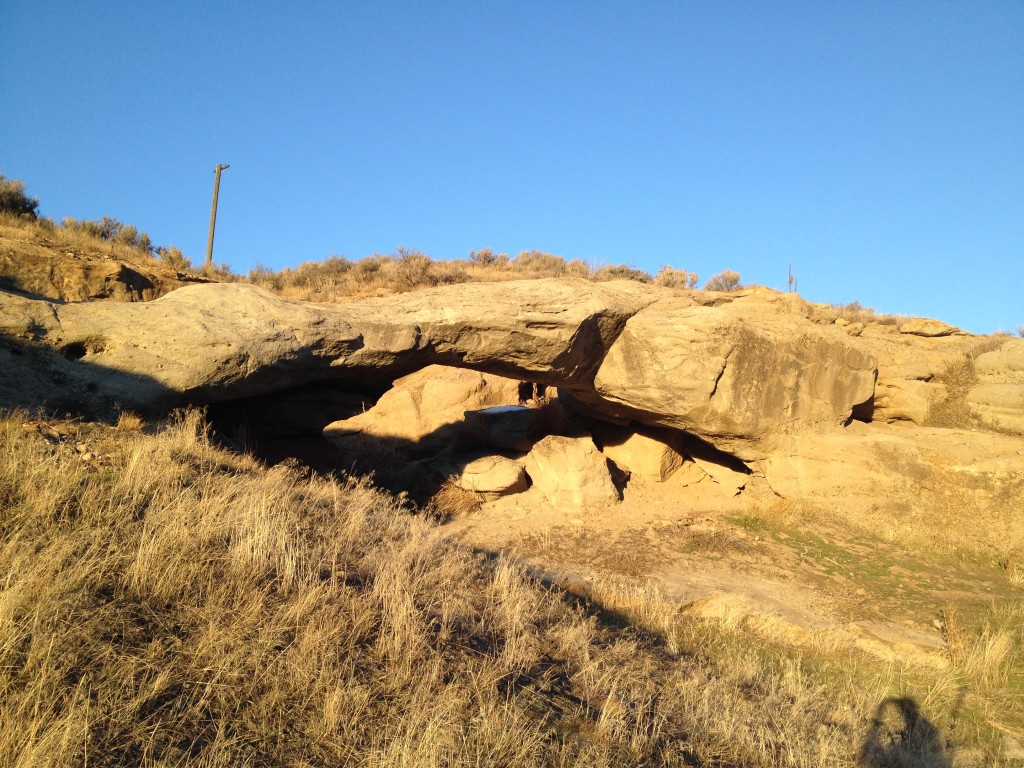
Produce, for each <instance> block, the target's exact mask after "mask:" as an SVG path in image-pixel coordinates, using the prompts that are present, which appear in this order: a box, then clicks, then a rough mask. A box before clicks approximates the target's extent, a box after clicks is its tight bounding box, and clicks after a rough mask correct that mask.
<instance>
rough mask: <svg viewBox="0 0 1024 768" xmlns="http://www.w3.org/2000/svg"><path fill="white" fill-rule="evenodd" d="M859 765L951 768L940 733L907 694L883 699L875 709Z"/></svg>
mask: <svg viewBox="0 0 1024 768" xmlns="http://www.w3.org/2000/svg"><path fill="white" fill-rule="evenodd" d="M857 765H858V766H860V768H918V767H920V768H952V765H953V755H952V751H951V747H950V746H949V745H948V744H947V743H946V740H945V739H944V738H943V736H942V733H941V732H940V731H939V729H938V728H936V727H935V725H934V724H932V722H931V721H929V720H928V718H926V717H925V716H924V715H923V714H921V710H920V708H919V707H918V705H917V702H916V701H914V699H912V698H910V697H908V696H901V697H898V698H895V697H894V698H888V699H885V700H884V701H883V702H882V703H881V704H879V705H878V708H877V709H876V710H875V716H874V717H873V718H872V719H871V729H870V730H869V731H868V735H867V737H866V738H865V739H864V743H863V744H862V745H861V748H860V753H859V754H858V755H857Z"/></svg>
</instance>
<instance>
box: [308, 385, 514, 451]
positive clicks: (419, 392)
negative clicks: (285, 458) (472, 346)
mask: <svg viewBox="0 0 1024 768" xmlns="http://www.w3.org/2000/svg"><path fill="white" fill-rule="evenodd" d="M521 385H522V382H520V381H518V380H516V379H509V378H505V377H504V376H495V375H493V374H489V373H480V372H479V371H471V370H468V369H464V368H451V367H449V366H444V365H429V366H427V367H426V368H423V369H422V370H419V371H416V372H415V373H411V374H409V375H408V376H403V377H402V378H400V379H398V380H396V381H395V383H394V385H393V386H392V388H391V389H389V390H388V391H387V392H385V393H384V394H383V395H382V396H381V398H380V399H379V400H378V401H377V403H376V404H375V405H374V406H373V407H372V408H370V409H368V410H366V411H364V412H363V413H359V414H356V415H355V416H352V417H351V418H348V419H342V420H339V421H334V422H331V423H330V424H328V425H327V426H326V427H324V430H323V434H324V437H325V438H327V440H328V441H330V442H332V443H334V444H336V445H337V446H338V447H339V448H345V447H347V446H348V445H349V444H350V443H351V442H352V438H353V437H354V436H358V435H363V436H370V437H391V438H398V439H400V440H406V441H408V442H410V443H418V444H421V443H430V444H436V443H439V442H440V443H444V442H445V441H447V440H448V439H450V438H449V436H448V435H447V434H446V433H445V431H444V429H443V428H445V427H450V426H451V425H453V424H458V423H461V422H462V421H463V415H464V414H465V412H466V411H467V410H472V409H477V408H488V407H490V406H498V405H516V404H518V403H519V398H520V387H521Z"/></svg>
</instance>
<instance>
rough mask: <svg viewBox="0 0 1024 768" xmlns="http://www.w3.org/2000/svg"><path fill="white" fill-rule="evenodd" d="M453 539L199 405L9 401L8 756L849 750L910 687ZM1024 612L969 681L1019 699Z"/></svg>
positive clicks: (746, 760) (509, 758)
mask: <svg viewBox="0 0 1024 768" xmlns="http://www.w3.org/2000/svg"><path fill="white" fill-rule="evenodd" d="M82 442H88V443H89V445H90V446H93V447H94V449H95V451H96V453H97V454H98V455H102V456H104V457H105V460H104V462H102V463H101V462H96V461H94V462H84V461H82V460H81V459H80V457H79V455H78V453H77V452H76V450H75V446H76V445H78V444H80V443H82ZM444 530H445V529H444V528H443V527H442V526H439V525H437V524H436V523H435V522H433V521H432V520H430V519H428V518H426V517H424V516H417V515H414V514H411V513H410V511H409V510H408V509H406V508H404V507H403V506H402V505H400V504H399V503H398V502H396V501H395V499H394V498H393V497H390V496H387V495H385V494H383V493H381V492H380V491H377V490H374V489H373V488H371V487H370V486H369V485H367V484H366V483H365V482H362V481H357V480H348V481H335V480H330V479H323V478H317V477H309V476H305V475H303V474H302V473H301V472H299V471H298V470H297V469H294V468H290V467H286V466H279V467H275V468H272V469H264V468H262V467H260V466H259V465H257V464H256V463H255V462H253V461H252V460H250V459H248V458H246V457H239V456H236V455H233V454H229V453H226V452H224V451H222V450H220V449H217V448H216V447H214V446H213V445H211V444H210V442H209V440H208V438H207V436H206V430H205V427H204V425H203V423H202V421H201V418H200V417H199V416H198V415H196V414H194V413H190V414H186V415H183V416H180V417H178V418H177V419H174V420H172V421H171V422H170V423H168V424H167V425H165V426H164V427H163V428H162V429H161V430H160V431H159V433H158V434H155V435H150V434H147V433H146V432H145V431H136V430H126V429H120V430H118V429H113V428H107V427H101V426H96V425H87V424H70V425H69V424H59V425H47V424H40V423H39V422H28V421H27V420H26V418H25V417H24V416H23V415H19V414H14V415H10V416H7V417H6V418H3V419H0V764H2V765H9V766H24V767H27V766H83V765H89V766H123V765H133V766H134V765H140V766H172V765H173V766H229V765H230V766H235V765H249V766H285V765H288V766H293V765H294V766H312V765H366V766H394V765H399V766H401V765H407V766H435V765H436V766H462V765H465V766H469V765H473V766H480V765H501V766H545V765H550V766H566V765H578V766H612V765H648V766H674V765H678V766H682V765H752V766H782V765H786V766H791V765H792V766H820V765H825V766H841V765H852V764H854V762H855V760H856V759H857V754H858V751H859V750H861V748H862V744H863V743H864V740H865V738H866V735H867V734H869V732H870V729H871V724H870V723H871V717H872V713H873V712H874V711H875V707H876V706H877V705H878V702H879V701H881V700H882V699H883V698H884V697H885V696H887V695H890V694H892V693H893V689H894V688H896V689H897V690H898V691H902V692H904V693H906V691H907V681H906V679H905V678H904V675H903V672H902V671H899V672H896V671H893V670H889V671H887V672H885V673H884V674H881V675H878V674H874V673H872V674H873V676H872V675H867V674H866V673H864V671H863V670H861V669H860V668H859V666H858V665H860V664H862V663H863V662H862V661H858V660H857V659H847V660H846V661H845V662H844V663H839V662H835V663H833V666H832V667H830V668H829V669H826V670H825V671H824V672H822V673H819V672H818V671H815V668H814V664H813V663H811V660H810V659H809V658H800V657H794V656H793V655H792V654H791V653H789V652H788V651H784V650H778V649H775V650H773V649H772V648H770V647H767V646H757V645H756V644H753V643H752V642H751V641H750V640H749V638H746V637H745V636H743V634H742V632H743V629H742V627H727V626H716V625H712V624H708V623H707V622H704V623H701V622H696V621H693V620H689V619H686V617H683V616H680V615H679V613H678V607H677V606H673V605H672V604H671V603H669V602H667V601H665V600H662V599H660V598H659V597H658V596H657V595H654V594H651V593H648V592H645V591H643V590H641V591H636V590H633V591H630V590H628V589H626V588H624V587H615V586H614V585H611V586H608V587H606V588H604V589H603V591H599V593H597V594H596V595H595V597H596V598H597V599H596V600H595V603H594V604H582V603H581V604H576V603H573V602H571V601H569V600H568V599H566V598H563V597H561V596H559V595H558V594H556V593H552V592H549V591H546V590H545V589H543V588H542V587H540V586H539V585H538V584H537V583H536V582H534V581H532V580H530V579H528V578H526V577H525V576H524V571H523V570H522V569H520V568H519V567H517V566H515V565H514V564H511V563H509V562H507V561H503V560H501V559H497V560H493V561H491V560H489V559H486V558H483V557H481V556H479V555H476V554H473V553H471V552H467V551H465V550H463V549H461V548H460V547H458V546H456V545H455V544H453V543H452V542H451V541H449V540H448V539H447V538H446V537H445V535H444ZM597 606H601V607H597ZM1017 618H1018V619H1019V616H1018V617H1017ZM1012 621H1013V618H1012V617H1008V618H1007V619H1006V621H1005V622H1004V624H1002V625H1000V626H1001V627H1003V628H1002V629H1000V628H998V627H996V626H995V625H993V629H992V631H991V632H990V633H989V635H982V636H980V639H979V640H978V643H977V644H976V646H971V647H976V648H977V649H978V650H971V649H970V648H967V647H965V650H964V652H963V658H964V659H965V662H964V665H965V666H964V667H963V670H964V671H963V675H964V676H967V675H972V676H980V679H982V680H983V681H987V682H985V684H986V685H989V686H990V687H991V688H992V690H994V691H1002V690H1004V688H1005V684H1004V682H1001V681H1005V680H1006V679H1008V677H1009V676H1011V675H1012V670H1014V669H1016V665H1017V664H1018V663H1019V656H1020V637H1019V631H1018V634H1017V635H1013V634H1012V633H1011V634H1010V635H1008V636H1009V637H1010V638H1011V640H1012V642H1011V643H1010V644H1009V645H1007V641H1006V640H1004V639H1000V638H1003V637H1004V635H1005V632H1007V631H1009V630H1007V629H1005V627H1010V626H1011V625H1012ZM1000 633H1004V634H1000ZM985 649H987V650H985ZM978 654H981V655H978ZM897 675H898V677H899V680H900V682H899V685H897V684H896V683H895V682H894V680H896V679H897ZM901 686H902V687H901ZM933 688H934V686H932V688H927V687H926V688H923V689H922V692H921V694H920V695H921V702H922V703H921V706H922V708H923V709H927V707H928V705H929V703H930V702H931V701H932V700H933V699H934V700H936V701H937V700H938V698H940V697H938V696H937V695H932V694H931V691H932V689H933ZM929 696H931V698H929ZM936 706H938V704H936ZM944 717H945V716H943V717H940V719H939V721H938V722H937V724H936V728H944V727H947V726H948V725H949V723H948V722H947V720H946V719H944ZM911 753H913V751H912V750H911ZM913 754H918V756H919V755H920V752H918V753H913ZM905 764H908V765H909V764H912V763H909V762H908V763H905ZM965 764H970V761H967V762H966V763H965Z"/></svg>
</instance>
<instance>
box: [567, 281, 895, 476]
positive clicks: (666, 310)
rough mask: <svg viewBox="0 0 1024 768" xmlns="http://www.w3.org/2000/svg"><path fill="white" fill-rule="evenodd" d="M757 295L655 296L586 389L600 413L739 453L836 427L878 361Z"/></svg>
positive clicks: (758, 453) (865, 388) (867, 388)
mask: <svg viewBox="0 0 1024 768" xmlns="http://www.w3.org/2000/svg"><path fill="white" fill-rule="evenodd" d="M752 298H754V299H755V300H751V301H742V300H737V301H734V302H732V303H730V304H726V305H723V306H718V307H704V306H694V305H693V303H692V302H690V301H688V300H686V299H682V300H677V299H667V300H663V301H659V302H658V303H657V304H654V305H652V306H650V307H648V308H647V309H644V310H641V311H640V312H638V313H637V314H636V315H634V316H633V317H632V318H630V320H629V322H627V323H626V327H625V328H624V329H623V332H622V334H621V335H620V336H619V337H618V339H617V340H616V342H615V343H614V344H613V345H612V347H611V349H610V350H609V351H608V354H607V356H606V357H605V359H604V361H603V363H602V364H601V367H600V369H599V370H598V372H597V377H596V379H595V381H594V389H593V390H592V391H591V392H586V393H582V394H577V393H574V394H577V397H579V399H581V400H583V401H584V402H586V403H588V404H589V405H591V406H592V407H594V408H595V409H597V410H599V411H608V412H611V413H615V414H617V415H625V416H628V417H630V418H633V419H635V420H637V421H641V422H644V423H648V424H659V425H662V426H667V427H672V428H675V429H679V430H684V431H686V432H689V433H691V434H695V435H698V436H700V437H702V438H704V439H706V440H708V441H710V442H712V443H714V444H715V445H717V446H719V447H721V448H722V449H723V450H727V451H729V452H730V453H733V454H735V455H737V456H740V457H741V458H744V459H748V460H752V459H757V458H760V457H762V456H764V455H766V452H767V450H768V449H769V447H770V443H771V441H772V440H773V439H774V438H775V437H776V436H777V435H780V434H789V433H793V432H798V431H801V430H805V429H820V428H823V427H829V426H839V425H841V424H843V423H844V422H846V421H847V420H849V419H850V417H851V414H852V412H853V409H854V407H855V406H857V405H859V404H861V403H864V402H865V401H868V400H870V399H871V398H872V397H873V394H874V383H875V371H876V362H875V358H874V356H873V355H872V354H871V353H870V352H869V351H868V350H867V349H866V348H864V347H863V346H861V345H860V344H858V343H857V341H856V340H854V339H851V338H850V337H848V336H847V335H845V334H844V333H842V332H841V331H839V330H838V329H832V328H822V327H820V326H816V325H813V324H811V323H809V322H807V321H806V320H805V319H804V318H803V317H802V316H800V315H794V314H788V313H784V312H783V311H780V309H779V307H777V306H773V305H768V304H763V303H758V302H757V301H756V297H752Z"/></svg>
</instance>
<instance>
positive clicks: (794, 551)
mask: <svg viewBox="0 0 1024 768" xmlns="http://www.w3.org/2000/svg"><path fill="white" fill-rule="evenodd" d="M449 527H450V530H451V531H452V532H453V534H455V535H457V536H458V537H459V538H460V539H462V540H463V541H465V542H466V543H468V544H469V545H471V546H473V547H475V548H478V549H481V550H485V551H488V552H501V553H504V554H506V555H510V556H514V557H517V558H519V559H521V560H523V561H524V562H525V563H527V564H528V565H529V566H530V567H531V568H533V569H534V570H535V571H537V572H538V573H540V574H542V575H543V576H544V577H545V578H546V579H547V580H549V581H551V582H552V583H554V584H557V585H559V586H561V587H564V588H569V589H571V590H573V591H577V592H582V593H587V592H589V591H591V590H592V589H593V586H594V585H595V584H596V583H598V582H600V581H601V580H607V579H609V578H612V579H616V580H619V581H620V582H622V583H632V584H635V585H637V586H642V587H644V588H654V589H656V590H657V591H658V592H659V593H660V594H661V595H663V596H664V597H665V598H666V599H669V600H672V601H677V602H678V603H679V604H680V605H682V606H684V608H685V610H686V611H687V612H689V613H692V614H695V615H699V616H705V617H709V618H716V619H720V620H723V621H733V622H739V621H744V620H746V621H747V622H748V623H749V622H751V621H753V622H754V623H755V624H756V623H760V624H761V626H762V627H763V628H764V630H765V631H766V632H768V633H770V634H772V635H773V636H776V637H778V638H779V639H783V640H786V641H787V642H795V643H798V644H799V643H814V644H821V643H827V644H828V645H830V646H832V647H833V648H834V649H837V650H838V649H839V648H841V647H842V646H844V645H849V646H851V647H857V648H859V649H861V650H863V651H867V652H869V653H871V654H873V655H876V656H879V657H881V658H883V659H893V660H895V659H900V660H907V661H918V662H921V663H926V664H928V665H935V666H942V665H944V664H945V663H946V657H947V653H946V651H947V640H948V631H949V629H950V627H948V626H947V617H950V615H951V612H955V615H956V617H957V618H958V620H960V621H968V620H969V619H970V617H971V616H974V615H980V614H981V613H983V612H984V611H986V610H989V609H991V607H992V605H993V604H994V603H999V602H1000V601H1010V600H1014V599H1018V600H1019V599H1020V595H1021V590H1020V587H1019V586H1018V585H1015V584H1014V583H1013V579H1012V577H1011V574H1010V573H1009V569H1010V567H1011V564H1010V563H1007V562H1005V561H999V560H998V559H997V558H995V557H986V556H983V555H979V554H977V553H967V552H941V551H934V552H928V551H921V550H920V549H919V548H918V549H915V550H911V549H909V548H905V547H902V546H900V545H899V544H898V543H894V542H887V541H884V540H882V539H881V538H876V537H873V536H871V535H869V534H866V533H865V532H863V531H862V530H858V529H855V528H853V527H851V526H849V525H848V524H845V523H844V521H842V520H838V519H822V518H820V517H818V516H816V515H815V514H813V513H809V512H807V510H802V509H801V508H800V507H799V506H796V505H792V504H784V503H779V502H776V503H765V502H763V501H755V500H753V499H751V498H749V496H748V495H747V494H740V495H733V494H732V492H731V490H726V489H723V488H722V487H720V486H717V485H715V484H714V483H712V482H710V481H704V482H701V483H697V484H694V485H690V486H683V485H681V484H678V483H675V484H674V483H673V482H672V480H671V479H670V481H669V482H667V483H664V484H655V483H651V482H645V481H644V480H642V479H637V480H633V481H631V483H630V486H629V487H627V488H626V490H625V492H624V499H623V501H622V503H621V504H619V505H615V506H611V507H608V508H603V509H590V510H558V509H553V508H552V507H551V505H549V504H547V503H546V501H545V500H544V499H543V498H542V497H541V496H539V494H536V493H535V492H534V491H532V490H531V491H530V492H528V493H526V494H520V495H518V496H515V497H509V498H505V499H500V500H497V501H493V502H489V503H486V504H484V506H483V507H482V508H481V509H480V510H479V511H478V512H474V513H471V514H468V515H465V516H461V517H458V518H456V519H454V520H452V521H451V522H450V523H449Z"/></svg>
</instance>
